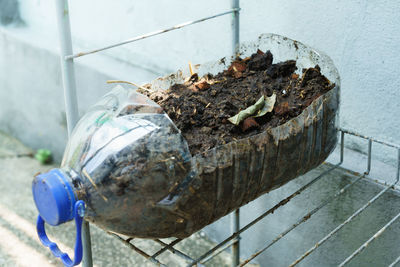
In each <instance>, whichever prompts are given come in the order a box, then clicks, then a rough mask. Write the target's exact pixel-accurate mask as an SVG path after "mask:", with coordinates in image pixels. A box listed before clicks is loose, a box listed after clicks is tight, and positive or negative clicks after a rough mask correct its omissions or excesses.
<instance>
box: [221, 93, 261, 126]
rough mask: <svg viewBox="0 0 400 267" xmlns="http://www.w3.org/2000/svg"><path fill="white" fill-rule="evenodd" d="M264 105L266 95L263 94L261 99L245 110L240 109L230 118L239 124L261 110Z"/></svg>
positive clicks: (232, 121)
mask: <svg viewBox="0 0 400 267" xmlns="http://www.w3.org/2000/svg"><path fill="white" fill-rule="evenodd" d="M263 106H264V96H261V97H260V99H258V100H257V102H256V103H255V104H254V105H252V106H250V107H248V108H246V109H245V110H242V111H240V112H239V113H238V114H236V115H235V116H233V117H230V118H229V119H228V120H229V121H230V122H231V123H233V124H235V125H239V123H240V122H241V121H243V120H244V119H246V118H248V117H250V116H251V115H253V114H254V113H256V112H257V111H259V110H260V109H261V108H262V107H263Z"/></svg>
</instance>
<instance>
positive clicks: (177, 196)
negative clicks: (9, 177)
mask: <svg viewBox="0 0 400 267" xmlns="http://www.w3.org/2000/svg"><path fill="white" fill-rule="evenodd" d="M258 48H259V49H261V50H263V51H266V50H271V52H272V53H273V54H274V56H275V60H276V61H277V62H279V61H284V60H288V59H296V60H297V67H298V69H299V70H301V69H302V68H308V67H314V66H315V65H316V64H318V65H319V66H320V67H321V72H322V73H323V74H324V75H325V76H326V77H327V78H328V79H329V80H330V81H331V82H333V83H335V85H336V87H335V88H333V89H332V90H330V91H329V92H328V93H326V94H324V95H322V96H320V97H319V98H317V99H316V100H314V101H313V102H312V103H311V105H310V106H308V107H307V108H306V109H305V110H304V111H303V112H302V113H301V114H300V115H299V116H298V117H296V118H293V119H292V120H290V121H288V122H286V123H285V124H283V125H280V126H278V127H276V128H272V129H269V130H267V131H265V132H263V133H260V134H258V135H255V136H252V137H249V138H246V139H242V140H239V141H237V142H233V143H229V144H226V145H223V146H219V147H215V148H213V149H211V150H209V151H206V152H204V153H202V154H197V155H194V156H191V155H190V153H189V149H188V146H187V143H186V141H185V140H184V138H183V137H182V136H181V134H180V132H179V130H178V129H177V128H176V127H175V125H174V124H173V123H172V121H171V120H170V119H169V117H168V116H167V115H166V114H164V113H163V111H162V110H161V108H160V107H159V106H158V105H157V104H155V103H154V102H152V101H150V100H149V99H148V98H146V97H144V96H143V95H140V94H138V93H136V92H134V91H132V90H126V89H124V88H122V87H121V86H118V87H116V88H115V89H114V90H113V91H112V92H110V93H109V94H107V95H106V96H104V98H103V99H102V100H101V101H100V102H99V103H97V104H96V105H95V106H94V107H92V108H91V109H90V110H89V111H88V112H87V113H86V115H84V116H83V118H82V119H81V120H80V121H79V123H78V125H77V126H76V128H75V130H74V133H73V135H72V137H71V139H70V140H69V143H68V146H67V149H66V151H65V154H64V159H63V163H62V166H61V173H62V174H63V177H64V178H65V179H66V180H67V182H68V184H69V185H70V187H71V188H72V190H73V195H74V197H75V198H76V199H80V200H83V201H84V202H85V203H86V205H87V207H86V211H85V219H87V220H89V221H91V222H93V223H95V224H97V225H98V226H100V227H102V228H104V229H107V230H109V231H113V232H117V233H121V234H124V235H128V236H135V237H144V238H162V237H169V236H176V237H186V236H189V235H190V234H192V233H193V232H195V231H197V230H199V229H201V228H202V227H204V226H206V225H207V224H210V223H212V222H213V221H215V220H217V219H218V218H220V217H222V216H224V215H226V214H228V213H229V212H231V211H232V210H234V209H237V208H238V207H240V206H242V205H244V204H246V203H248V202H249V201H251V200H253V199H255V198H257V197H258V196H260V195H262V194H264V193H266V192H269V191H270V190H273V189H274V188H277V187H279V186H281V185H283V184H285V183H286V182H288V181H290V180H291V179H293V178H295V177H297V176H299V175H302V174H304V173H306V172H307V171H309V170H311V169H312V168H314V167H316V166H318V165H319V164H321V163H322V162H323V161H324V160H325V159H326V157H327V156H328V155H329V154H330V152H331V151H332V150H333V149H334V147H335V145H336V143H337V130H336V125H335V124H336V121H337V116H336V114H337V111H338V106H339V87H340V80H339V76H338V73H337V70H336V68H335V66H334V65H333V63H332V61H331V60H330V59H329V58H328V57H327V56H325V55H324V54H322V53H319V52H316V51H314V50H312V49H310V48H308V47H306V46H305V45H303V44H301V43H299V42H296V41H293V40H290V39H288V38H285V37H282V36H278V35H263V36H261V37H260V38H259V39H258V41H257V42H256V43H251V44H245V45H243V46H242V47H241V51H242V53H243V56H244V57H246V56H248V55H250V54H251V53H253V52H255V51H256V50H257V49H258ZM224 64H226V65H229V64H230V62H229V60H228V59H226V60H225V61H219V62H218V63H214V64H208V65H203V66H201V67H200V69H199V70H198V71H199V74H200V75H202V74H204V73H207V72H211V73H212V74H215V73H217V72H219V71H221V70H222V69H224V68H226V66H225V65H224ZM184 78H185V75H184V74H183V73H182V72H177V73H175V74H173V75H170V76H168V77H165V78H160V79H157V80H155V81H153V82H152V86H153V88H154V89H158V88H168V87H169V86H170V85H171V84H173V83H175V82H182V81H183V80H184ZM38 179H39V178H36V180H38ZM35 185H37V183H36V184H35V183H34V188H35ZM34 190H35V189H34ZM70 195H71V194H70ZM71 196H72V195H71ZM35 201H36V204H37V205H38V207H39V212H40V214H41V216H42V215H43V216H42V217H43V219H44V220H45V221H46V222H47V219H46V217H45V216H44V214H42V212H43V211H42V210H41V209H40V205H41V204H40V203H38V201H39V202H40V201H42V199H40V198H35ZM43 201H44V200H43ZM67 206H68V205H67ZM68 209H69V213H68V214H69V215H70V214H71V213H70V212H71V209H72V208H71V206H70V205H69V206H68ZM68 219H70V220H71V219H72V216H69V217H68Z"/></svg>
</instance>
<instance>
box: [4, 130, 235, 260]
mask: <svg viewBox="0 0 400 267" xmlns="http://www.w3.org/2000/svg"><path fill="white" fill-rule="evenodd" d="M52 167H54V166H49V165H47V166H43V165H40V164H39V163H38V162H37V161H36V160H35V159H34V158H32V151H31V150H30V149H29V148H27V147H25V146H23V145H22V144H21V143H20V142H18V141H17V140H15V139H13V138H11V137H9V136H7V135H5V134H2V133H1V132H0V266H41V267H45V266H62V264H61V263H60V262H59V261H58V260H56V259H55V258H54V257H53V256H52V255H51V253H50V252H48V250H47V249H45V248H44V247H43V246H42V245H41V244H40V242H39V240H38V238H37V236H36V230H35V225H34V223H35V220H36V217H37V211H36V208H35V206H34V203H33V200H32V194H31V182H32V179H33V176H34V174H35V173H37V172H44V171H47V170H48V169H50V168H52ZM47 230H48V233H49V235H51V236H52V238H53V240H54V241H56V243H58V244H59V245H60V247H62V248H63V249H64V250H65V251H69V252H70V253H71V252H72V249H71V248H72V247H73V244H74V234H75V230H74V225H73V224H72V223H68V224H66V225H63V226H60V227H55V228H54V229H53V228H52V227H48V228H47ZM91 234H92V246H93V247H92V248H93V259H94V264H95V265H96V266H154V264H152V263H150V262H148V261H146V260H145V258H144V257H142V256H140V255H139V254H137V253H136V252H133V251H132V250H131V249H130V248H128V247H127V246H125V245H124V244H123V243H122V242H120V241H118V240H117V239H116V238H115V237H112V236H110V235H108V234H107V233H105V232H104V231H102V230H100V229H98V228H96V227H95V226H92V227H91ZM133 243H134V244H135V245H137V246H139V247H140V248H141V249H143V250H144V251H155V250H156V249H157V248H158V247H159V246H157V245H155V243H154V242H153V241H147V240H137V241H134V242H133ZM213 245H214V243H213V242H211V241H209V240H207V239H206V238H205V237H204V236H200V234H195V235H193V236H192V237H190V238H188V239H187V240H184V241H183V242H182V244H179V245H178V246H177V248H182V249H183V248H184V250H185V252H188V253H189V254H190V255H192V256H199V255H201V254H202V253H204V252H205V251H207V250H208V249H210V248H211V247H212V246H213ZM159 259H160V261H161V262H163V263H165V264H167V265H168V266H185V261H183V260H181V259H180V258H178V257H176V256H174V255H172V254H171V253H167V254H165V255H164V254H163V255H162V256H161V257H159ZM229 265H230V255H229V254H228V253H227V252H224V253H222V254H220V255H219V256H217V257H216V258H215V259H214V260H213V261H211V262H209V263H208V265H207V266H229Z"/></svg>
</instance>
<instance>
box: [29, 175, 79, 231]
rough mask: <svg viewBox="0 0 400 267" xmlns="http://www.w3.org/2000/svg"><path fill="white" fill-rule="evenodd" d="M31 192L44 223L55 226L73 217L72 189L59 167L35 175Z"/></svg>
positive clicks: (73, 196) (73, 201)
mask: <svg viewBox="0 0 400 267" xmlns="http://www.w3.org/2000/svg"><path fill="white" fill-rule="evenodd" d="M32 193H33V198H34V200H35V204H36V208H37V209H38V210H39V214H40V216H41V217H42V218H43V220H44V221H45V222H46V223H48V224H50V225H53V226H56V225H59V224H62V223H64V222H67V221H70V220H72V219H73V218H74V205H75V202H76V199H75V195H74V191H73V190H72V187H71V185H70V183H69V182H68V180H67V178H66V177H65V174H63V173H62V172H61V171H60V169H53V170H50V171H49V172H47V173H43V174H39V175H37V176H36V177H35V179H34V180H33V182H32Z"/></svg>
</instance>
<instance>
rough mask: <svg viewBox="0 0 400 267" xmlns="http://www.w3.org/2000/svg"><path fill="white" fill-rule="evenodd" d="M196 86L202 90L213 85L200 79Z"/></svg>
mask: <svg viewBox="0 0 400 267" xmlns="http://www.w3.org/2000/svg"><path fill="white" fill-rule="evenodd" d="M194 86H195V87H196V88H197V89H199V90H200V91H202V90H206V89H208V88H210V87H211V85H210V84H209V83H208V82H206V81H199V82H197V83H195V84H194Z"/></svg>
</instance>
